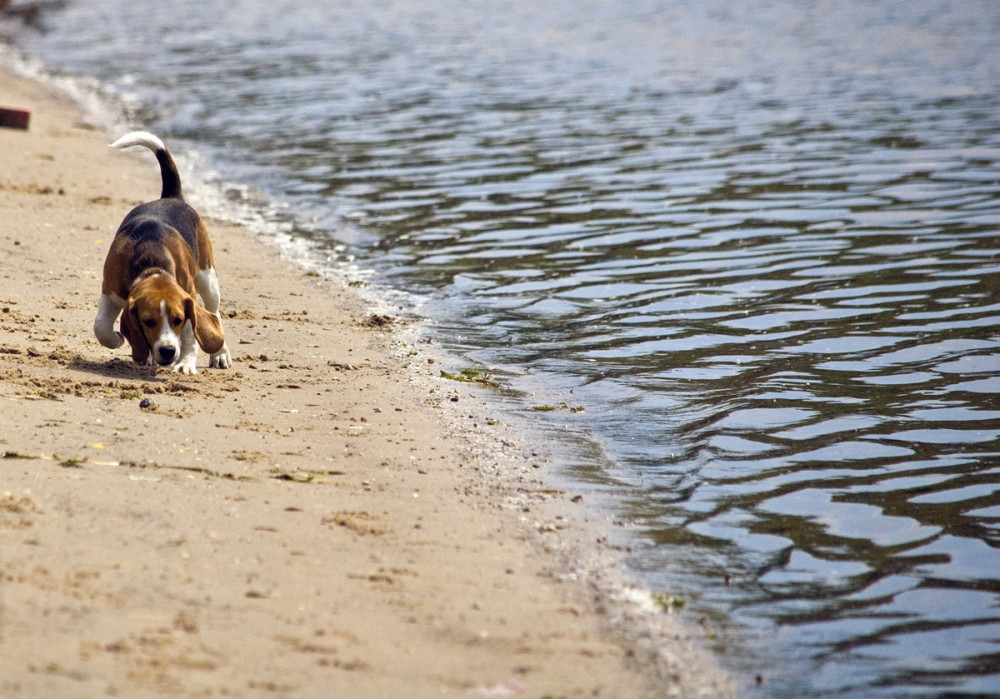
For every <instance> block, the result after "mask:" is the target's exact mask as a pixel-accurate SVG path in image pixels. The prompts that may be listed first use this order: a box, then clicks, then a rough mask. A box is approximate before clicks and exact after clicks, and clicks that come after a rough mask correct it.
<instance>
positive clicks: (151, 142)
mask: <svg viewBox="0 0 1000 699" xmlns="http://www.w3.org/2000/svg"><path fill="white" fill-rule="evenodd" d="M132 146H145V147H146V148H149V150H151V151H153V153H155V154H156V160H157V162H159V163H160V179H161V180H162V181H163V189H162V191H161V192H160V199H170V198H174V199H183V198H184V197H183V196H182V195H181V176H180V175H179V174H178V173H177V165H175V164H174V159H173V158H171V157H170V151H168V150H167V147H166V146H165V145H163V141H161V140H160V139H158V138H157V137H156V136H154V135H153V134H151V133H149V132H147V131H132V132H131V133H127V134H125V135H124V136H122V137H121V138H119V139H118V140H117V141H115V142H114V143H112V144H111V147H112V148H131V147H132Z"/></svg>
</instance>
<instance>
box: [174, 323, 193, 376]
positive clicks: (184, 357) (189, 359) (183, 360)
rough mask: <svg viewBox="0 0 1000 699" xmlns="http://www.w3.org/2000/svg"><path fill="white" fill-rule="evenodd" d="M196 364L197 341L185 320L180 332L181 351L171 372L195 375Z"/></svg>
mask: <svg viewBox="0 0 1000 699" xmlns="http://www.w3.org/2000/svg"><path fill="white" fill-rule="evenodd" d="M197 364H198V341H197V340H196V339H195V337H194V326H193V325H192V324H191V321H190V320H187V321H185V322H184V328H183V329H182V330H181V351H180V354H179V356H178V357H177V362H176V363H175V364H174V366H173V369H171V371H173V372H174V373H176V374H197V373H198V367H197Z"/></svg>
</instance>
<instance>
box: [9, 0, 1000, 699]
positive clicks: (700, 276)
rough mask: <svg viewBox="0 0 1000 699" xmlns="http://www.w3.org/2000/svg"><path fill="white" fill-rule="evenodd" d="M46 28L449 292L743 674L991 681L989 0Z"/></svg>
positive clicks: (148, 18) (458, 314) (200, 5)
mask: <svg viewBox="0 0 1000 699" xmlns="http://www.w3.org/2000/svg"><path fill="white" fill-rule="evenodd" d="M43 28H44V31H28V30H21V31H19V32H18V33H17V37H16V38H17V42H18V43H19V45H20V46H22V47H23V48H24V49H26V50H27V51H29V52H31V53H34V54H37V55H39V56H41V57H42V58H43V59H45V60H46V61H47V62H48V63H49V64H50V65H57V66H58V65H62V66H68V67H71V68H72V70H73V71H75V72H77V73H80V74H84V75H88V76H93V77H95V78H98V79H99V80H100V81H103V83H105V84H106V85H108V86H111V87H112V88H113V89H114V90H116V91H117V92H118V94H119V95H120V96H122V97H123V98H127V99H125V101H124V102H125V105H126V107H127V109H128V111H129V113H130V116H131V118H132V119H134V120H135V121H137V122H139V123H140V125H142V126H144V127H149V128H151V129H153V130H155V131H156V132H158V133H160V134H161V135H162V136H164V137H165V138H168V139H169V140H170V142H171V143H178V144H183V145H185V146H187V147H188V148H189V149H194V150H197V151H198V152H199V153H201V154H202V156H203V157H204V158H205V162H206V163H207V164H208V166H210V167H211V168H214V169H215V171H217V172H218V173H219V178H220V183H219V186H220V187H221V188H222V189H223V191H224V193H225V195H226V197H227V200H228V202H229V203H230V204H231V205H235V206H237V207H243V208H247V207H250V208H252V207H255V206H258V207H259V205H260V204H261V202H271V203H275V202H277V203H279V204H282V205H284V206H285V208H274V207H273V206H272V207H271V208H269V209H266V211H267V212H270V213H268V214H267V215H269V216H272V217H277V218H279V219H280V220H281V223H282V224H283V225H284V226H285V228H284V230H287V231H289V233H288V234H289V235H290V236H291V237H292V238H297V239H302V240H308V241H311V244H312V245H314V246H317V247H318V248H319V249H320V252H321V253H323V254H328V255H329V256H330V258H331V260H332V262H331V264H335V263H336V262H337V261H338V260H340V261H342V260H344V259H345V258H346V257H348V256H352V257H354V258H356V259H358V260H360V262H361V264H362V265H363V266H366V267H368V268H370V269H373V270H375V271H376V272H377V275H378V278H379V279H380V280H381V281H383V282H385V283H388V284H391V285H394V286H396V287H398V288H402V289H406V290H408V291H411V292H413V293H415V294H417V295H418V296H420V297H423V298H425V299H428V302H427V303H426V304H425V305H424V306H423V307H422V312H424V313H427V314H429V315H430V316H431V319H432V321H433V324H432V326H431V331H430V332H431V333H432V334H433V335H434V336H435V337H436V338H438V339H439V340H440V341H442V342H444V343H446V344H447V345H448V346H449V347H450V348H451V349H452V350H454V351H457V352H460V353H462V355H463V356H464V357H466V359H465V361H468V362H470V363H472V362H477V363H482V364H484V365H486V366H492V367H496V369H497V371H498V374H499V375H500V376H501V378H502V380H503V381H504V382H505V383H506V384H507V385H508V386H510V387H511V388H512V389H514V390H516V391H518V392H519V394H520V395H521V396H522V400H521V410H522V411H523V413H524V414H525V415H528V416H532V419H534V420H536V421H539V422H542V423H547V424H551V425H553V426H555V427H557V428H558V430H559V433H560V434H561V435H563V437H564V438H565V442H566V444H565V445H564V446H565V449H566V451H565V454H564V457H563V458H564V460H565V462H566V465H567V476H568V477H570V478H574V479H576V480H577V482H578V484H580V487H583V485H582V484H589V487H592V488H595V489H599V490H602V491H604V492H610V493H613V494H614V495H615V497H616V501H617V503H618V505H617V508H618V512H617V515H618V516H619V517H620V518H621V519H622V520H624V521H627V522H629V523H630V525H631V532H632V534H633V535H634V540H635V553H634V555H632V556H631V557H630V559H629V561H628V564H629V566H630V568H631V570H632V572H633V573H634V574H635V575H636V576H638V577H639V578H641V579H642V580H643V581H644V582H646V583H647V584H648V585H649V586H650V587H652V588H653V589H659V590H664V591H667V592H670V593H672V594H678V595H680V596H682V597H684V598H685V599H686V600H687V601H688V604H687V605H686V606H685V612H684V613H685V614H687V615H688V616H689V618H691V619H692V620H697V619H699V618H703V619H705V620H706V621H707V623H708V626H709V628H711V629H712V633H713V635H714V641H713V643H714V645H715V647H716V649H717V650H718V651H719V654H720V656H719V657H720V659H721V660H722V662H723V663H724V664H725V665H726V666H727V667H729V668H730V669H732V670H734V671H735V672H736V673H737V675H738V676H739V677H740V678H745V677H752V676H754V675H756V674H761V675H762V676H763V678H764V684H763V689H762V690H761V691H762V692H763V693H765V694H768V695H775V696H803V695H813V696H815V695H824V694H826V695H836V694H851V695H864V696H873V695H886V696H895V695H900V694H907V695H910V694H921V693H926V694H936V693H942V692H967V693H976V692H981V693H982V692H1000V441H998V438H1000V399H998V392H1000V330H998V321H1000V289H998V286H1000V246H998V240H997V238H998V235H997V234H998V231H1000V198H998V192H1000V169H998V164H1000V41H998V40H997V39H998V37H1000V5H998V4H996V3H991V2H986V1H983V2H975V1H972V0H967V1H961V2H959V1H955V2H940V1H937V0H935V1H929V0H926V1H925V0H918V1H916V2H891V1H890V2H881V3H871V2H861V1H860V0H859V1H854V0H848V1H847V2H837V3H827V2H811V3H801V2H793V1H791V0H774V1H772V2H755V3H727V2H720V1H717V0H711V1H709V2H683V1H681V0H677V1H671V0H662V1H653V0H637V1H636V2H629V3H610V2H598V1H597V0H547V1H546V0H534V1H533V2H528V1H527V0H508V1H506V2H491V3H485V2H466V3H451V2H445V1H444V0H407V1H406V2H403V1H402V0H380V1H378V2H365V3H361V2H350V1H348V0H344V1H337V0H315V1H313V2H296V3H282V2H277V3H275V2H271V3H239V4H234V3H229V2H220V1H218V0H200V1H199V2H191V1H189V0H178V1H177V2H172V3H166V4H164V3H161V4H159V5H152V6H150V5H148V4H146V3H109V2H106V1H100V0H76V1H75V2H73V3H72V4H70V5H68V6H67V7H66V8H64V9H63V10H60V11H58V12H54V13H51V14H49V15H47V16H46V17H45V18H44V19H43ZM226 183H238V184H239V186H236V185H230V184H226ZM563 403H565V404H566V407H567V408H578V407H582V408H585V411H584V412H573V411H570V410H560V411H555V412H546V413H535V412H532V410H531V409H532V408H533V407H535V406H542V405H546V406H559V405H561V404H563ZM748 691H751V692H752V691H755V690H752V689H748Z"/></svg>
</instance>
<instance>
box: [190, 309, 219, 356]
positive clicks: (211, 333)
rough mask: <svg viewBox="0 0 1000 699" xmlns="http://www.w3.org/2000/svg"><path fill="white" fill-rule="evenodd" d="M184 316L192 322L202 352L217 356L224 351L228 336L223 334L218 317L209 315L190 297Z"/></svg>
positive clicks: (212, 314) (195, 337)
mask: <svg viewBox="0 0 1000 699" xmlns="http://www.w3.org/2000/svg"><path fill="white" fill-rule="evenodd" d="M184 314H185V315H186V316H187V318H188V320H190V321H191V327H192V329H193V330H194V339H196V340H197V341H198V345H199V346H200V347H201V348H202V350H204V351H205V352H208V353H209V354H215V353H216V352H218V351H219V350H221V349H222V345H224V344H225V342H226V336H225V335H223V334H222V323H221V322H219V317H218V316H217V315H215V314H214V313H209V312H208V311H206V310H205V309H204V308H202V307H201V306H199V305H198V304H197V303H196V302H195V300H194V299H193V298H190V297H188V298H187V300H185V301H184Z"/></svg>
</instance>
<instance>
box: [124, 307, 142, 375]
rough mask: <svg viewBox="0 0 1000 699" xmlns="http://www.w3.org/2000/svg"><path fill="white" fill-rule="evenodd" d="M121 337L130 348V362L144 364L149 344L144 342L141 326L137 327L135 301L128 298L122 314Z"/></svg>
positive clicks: (137, 313) (137, 312)
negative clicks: (126, 341)
mask: <svg viewBox="0 0 1000 699" xmlns="http://www.w3.org/2000/svg"><path fill="white" fill-rule="evenodd" d="M121 329H122V335H124V336H125V339H126V340H128V343H129V345H130V346H131V347H132V361H134V362H135V363H136V364H145V363H146V362H147V361H148V360H149V342H148V341H147V340H146V335H145V333H143V332H142V326H140V325H139V311H138V309H136V307H135V299H133V298H129V300H128V303H127V304H126V305H125V312H124V313H122V322H121Z"/></svg>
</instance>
